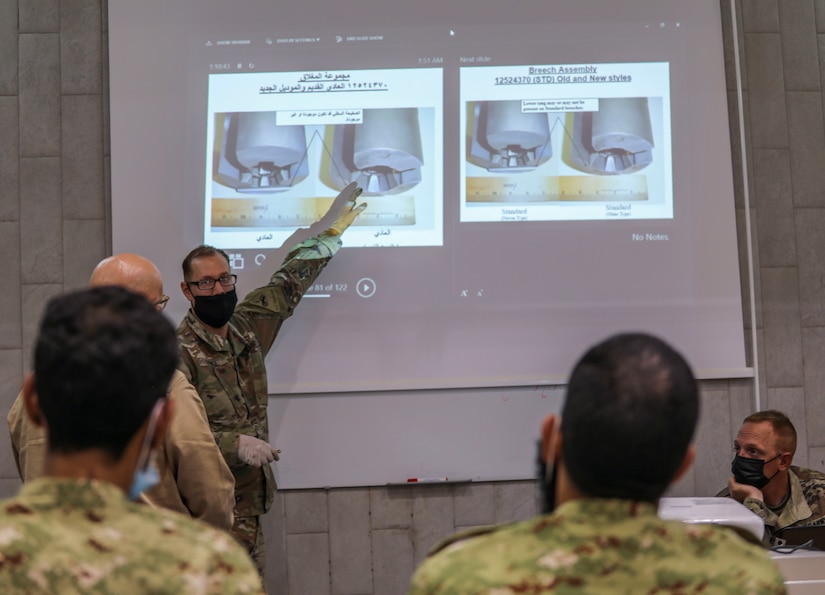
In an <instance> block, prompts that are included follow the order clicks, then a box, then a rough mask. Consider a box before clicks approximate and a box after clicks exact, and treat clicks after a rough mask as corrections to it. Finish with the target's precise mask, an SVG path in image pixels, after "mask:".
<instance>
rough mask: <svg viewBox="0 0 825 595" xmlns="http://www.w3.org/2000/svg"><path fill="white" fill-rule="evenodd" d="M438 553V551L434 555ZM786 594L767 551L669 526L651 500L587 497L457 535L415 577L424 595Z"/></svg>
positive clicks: (415, 590)
mask: <svg viewBox="0 0 825 595" xmlns="http://www.w3.org/2000/svg"><path fill="white" fill-rule="evenodd" d="M437 550H438V548H437ZM551 592H556V593H571V594H582V595H584V594H605V595H607V594H609V595H637V594H638V593H673V594H676V593H703V594H705V595H711V594H718V593H730V594H737V595H738V594H752V595H762V594H771V593H785V586H784V584H783V580H782V576H781V575H780V573H779V571H778V570H777V568H776V567H775V566H774V564H773V563H772V562H771V559H770V557H769V553H768V551H767V550H765V549H764V548H762V547H760V546H759V545H756V544H754V543H748V542H746V541H745V540H744V539H742V538H741V537H739V536H738V535H737V534H735V533H734V532H733V531H731V530H729V529H725V528H724V527H720V526H716V525H698V524H697V525H691V524H686V523H681V522H678V521H663V520H661V519H660V518H659V517H658V516H657V511H656V507H655V506H654V505H653V504H650V503H642V502H631V501H627V500H602V499H587V500H575V501H571V502H566V503H565V504H563V505H562V506H560V507H559V508H558V509H557V510H556V512H555V513H553V514H551V515H547V516H540V517H536V518H534V519H530V520H527V521H523V522H520V523H515V524H511V525H505V526H503V527H500V528H496V529H492V530H490V532H488V534H486V535H482V536H474V537H469V538H468V539H463V540H462V539H461V538H460V536H459V538H453V539H452V540H451V541H448V542H447V543H446V545H442V546H441V548H440V551H437V553H434V554H431V557H430V558H428V559H427V560H425V561H424V563H423V564H422V566H421V567H420V568H419V569H418V570H417V571H416V573H415V575H414V576H413V581H412V588H411V590H410V594H411V595H422V594H425V593H441V594H448V593H450V594H468V593H473V594H477V593H488V594H495V595H506V594H513V593H551Z"/></svg>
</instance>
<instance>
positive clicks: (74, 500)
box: [0, 287, 263, 595]
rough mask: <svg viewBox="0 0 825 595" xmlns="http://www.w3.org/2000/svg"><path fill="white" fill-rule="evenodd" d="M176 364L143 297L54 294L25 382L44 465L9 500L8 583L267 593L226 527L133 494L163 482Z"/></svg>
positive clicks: (4, 549)
mask: <svg viewBox="0 0 825 595" xmlns="http://www.w3.org/2000/svg"><path fill="white" fill-rule="evenodd" d="M177 362H178V347H177V342H176V341H175V330H174V328H173V327H172V325H170V324H169V322H168V321H167V320H166V319H165V318H164V317H163V315H162V314H160V313H159V312H157V311H156V310H155V307H154V306H153V305H152V304H150V303H149V302H148V301H147V300H146V298H145V297H143V296H142V295H138V294H136V293H132V292H131V291H128V290H126V289H123V288H122V287H98V288H94V289H89V290H85V291H79V292H75V293H70V294H66V295H63V296H60V297H57V298H54V299H53V300H51V301H50V302H49V304H48V306H47V308H46V312H45V315H44V317H43V320H42V323H41V325H40V332H39V334H38V338H37V341H36V345H35V352H34V373H33V375H29V376H27V377H26V379H25V381H24V384H23V393H24V397H23V399H24V404H25V408H26V412H27V413H28V415H29V416H30V417H31V419H32V422H33V423H35V424H37V425H40V426H43V427H44V428H45V430H46V435H47V444H48V449H47V453H46V461H45V474H44V476H43V477H41V478H39V479H35V480H32V481H28V482H26V484H25V485H24V486H23V487H22V488H21V490H20V493H19V494H18V495H17V497H15V498H12V499H10V500H6V501H3V502H0V593H4V594H6V593H8V594H12V593H54V594H61V595H62V594H64V593H130V594H139V593H147V594H148V593H152V594H162V593H167V594H170V595H171V594H175V595H188V594H192V595H194V594H199V595H204V594H207V593H212V594H214V595H223V594H226V593H256V594H262V593H263V588H262V586H261V582H260V577H259V576H258V573H257V572H256V571H255V567H254V566H253V564H252V561H251V560H250V559H249V557H248V556H247V554H246V552H245V551H244V550H243V548H242V547H241V546H240V545H238V544H237V543H236V542H235V540H234V539H232V537H231V536H230V535H229V534H228V533H226V532H225V531H220V530H217V529H214V528H213V527H210V526H209V525H207V524H206V523H203V522H201V521H197V520H194V519H190V518H187V517H185V516H183V515H181V514H178V513H175V512H171V511H169V510H164V509H160V508H152V507H149V506H145V505H141V504H137V503H135V502H131V501H130V500H134V499H135V498H137V496H138V494H139V493H140V492H141V491H142V490H143V489H144V488H146V487H147V486H149V485H152V484H153V483H155V482H156V481H157V480H158V477H157V475H156V474H155V473H154V469H153V460H154V458H155V453H157V451H158V449H160V448H162V446H161V445H162V442H163V435H164V433H165V432H166V430H167V429H168V427H169V423H170V421H171V419H172V418H173V417H174V415H175V411H174V409H175V407H174V403H173V402H172V401H170V400H168V399H167V398H166V387H167V386H169V380H170V379H171V378H172V374H173V372H174V371H175V367H176V365H177ZM127 495H128V499H127Z"/></svg>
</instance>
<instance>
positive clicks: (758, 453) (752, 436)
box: [719, 410, 825, 545]
mask: <svg viewBox="0 0 825 595" xmlns="http://www.w3.org/2000/svg"><path fill="white" fill-rule="evenodd" d="M795 452H796V429H795V428H794V426H793V424H792V423H791V421H790V420H789V419H788V417H787V416H786V415H785V414H784V413H781V412H779V411H774V410H768V411H759V412H757V413H754V414H752V415H749V416H748V417H746V418H745V421H744V422H743V423H742V427H741V428H740V429H739V433H738V434H737V435H736V440H734V442H733V461H732V462H731V473H732V474H733V476H732V477H731V478H730V479H729V480H728V487H727V488H725V489H724V490H722V491H721V492H719V495H720V496H729V497H731V498H734V499H736V500H738V501H739V502H742V503H743V504H744V505H745V506H746V507H747V508H749V509H750V510H752V511H753V512H754V513H755V514H756V515H757V516H759V517H760V518H761V519H762V520H763V522H764V523H765V534H764V537H763V542H764V543H765V545H775V544H776V540H777V534H778V533H780V532H781V531H782V530H783V529H785V528H786V527H792V526H794V527H797V526H809V525H821V524H825V473H821V472H819V471H814V470H811V469H803V468H800V467H796V466H793V465H792V463H793V456H794V453H795Z"/></svg>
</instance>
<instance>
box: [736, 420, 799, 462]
mask: <svg viewBox="0 0 825 595" xmlns="http://www.w3.org/2000/svg"><path fill="white" fill-rule="evenodd" d="M761 422H768V423H769V424H771V427H772V428H773V431H774V433H775V434H776V448H777V449H778V450H779V451H781V452H789V453H791V454H794V453H796V428H794V426H793V424H792V423H791V420H790V419H788V416H787V415H785V414H784V413H782V412H781V411H777V410H776V409H766V410H764V411H757V412H756V413H751V414H750V415H749V416H747V417H746V418H745V421H743V422H742V423H743V424H747V423H754V424H758V423H761Z"/></svg>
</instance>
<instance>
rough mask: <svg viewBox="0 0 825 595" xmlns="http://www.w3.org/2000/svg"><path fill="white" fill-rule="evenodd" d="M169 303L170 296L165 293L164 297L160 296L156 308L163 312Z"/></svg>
mask: <svg viewBox="0 0 825 595" xmlns="http://www.w3.org/2000/svg"><path fill="white" fill-rule="evenodd" d="M168 303H169V296H168V295H164V296H163V297H162V298H160V299H159V300H158V301H156V302H155V308H157V309H158V312H162V311H163V309H164V308H165V307H166V304H168Z"/></svg>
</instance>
